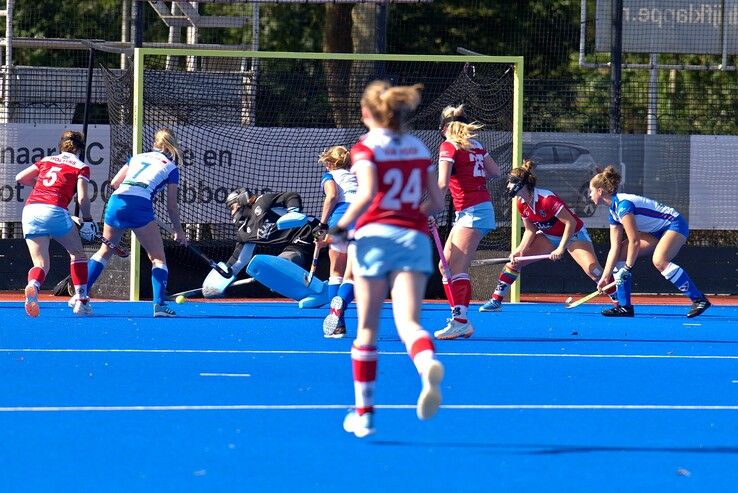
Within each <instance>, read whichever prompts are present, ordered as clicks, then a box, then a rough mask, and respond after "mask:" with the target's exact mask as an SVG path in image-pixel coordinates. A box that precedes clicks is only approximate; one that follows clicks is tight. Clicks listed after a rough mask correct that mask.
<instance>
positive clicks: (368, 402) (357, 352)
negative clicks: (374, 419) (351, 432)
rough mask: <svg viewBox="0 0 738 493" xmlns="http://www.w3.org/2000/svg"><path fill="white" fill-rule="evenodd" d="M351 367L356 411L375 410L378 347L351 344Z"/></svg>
mask: <svg viewBox="0 0 738 493" xmlns="http://www.w3.org/2000/svg"><path fill="white" fill-rule="evenodd" d="M351 367H352V369H353V373H354V397H355V399H356V413H357V414H358V415H359V416H361V415H362V414H364V413H371V412H374V383H375V382H376V380H377V348H376V347H375V346H357V345H356V344H355V343H354V345H353V346H351Z"/></svg>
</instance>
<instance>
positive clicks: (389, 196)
mask: <svg viewBox="0 0 738 493" xmlns="http://www.w3.org/2000/svg"><path fill="white" fill-rule="evenodd" d="M351 163H352V168H351V170H352V171H353V172H354V173H355V172H356V171H357V169H358V168H361V167H362V166H372V167H374V168H376V170H377V179H378V182H377V186H378V190H377V195H376V196H375V197H374V199H373V200H372V202H371V204H370V205H369V208H368V209H367V210H366V212H364V214H362V215H361V217H359V219H358V221H357V222H356V230H357V231H358V230H359V229H360V228H361V227H362V226H364V225H366V224H370V223H381V224H389V225H393V226H399V227H402V228H410V229H415V230H418V231H420V232H422V233H425V234H428V217H427V216H426V215H425V214H424V213H423V212H421V210H420V204H421V203H422V202H423V192H424V191H425V189H426V186H427V184H428V173H429V172H430V171H431V170H432V162H431V156H430V151H428V148H427V147H425V144H423V142H421V141H420V139H418V138H417V137H414V136H412V135H410V134H396V133H394V132H392V131H390V130H387V129H374V130H372V131H370V132H369V133H367V134H366V135H364V136H363V137H362V138H361V139H360V140H359V142H358V143H357V144H356V145H354V146H353V147H352V148H351Z"/></svg>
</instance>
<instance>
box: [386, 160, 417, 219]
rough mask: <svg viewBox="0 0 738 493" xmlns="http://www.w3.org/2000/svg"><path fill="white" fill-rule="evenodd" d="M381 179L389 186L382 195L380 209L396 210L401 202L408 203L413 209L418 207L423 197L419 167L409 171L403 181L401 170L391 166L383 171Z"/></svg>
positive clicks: (399, 207) (400, 205) (400, 206)
mask: <svg viewBox="0 0 738 493" xmlns="http://www.w3.org/2000/svg"><path fill="white" fill-rule="evenodd" d="M382 181H383V182H384V184H385V185H389V187H390V188H389V190H387V192H385V194H384V197H382V203H381V207H382V209H384V210H390V211H398V210H400V209H401V208H402V205H403V204H409V205H410V206H411V207H412V208H413V209H417V208H418V206H419V205H420V200H421V199H422V198H423V186H422V185H423V180H422V179H421V170H420V169H417V168H416V169H413V170H412V171H410V174H409V175H408V177H407V181H405V180H404V177H403V176H402V171H400V170H399V169H397V168H391V169H389V170H387V171H386V172H385V173H384V177H383V178H382Z"/></svg>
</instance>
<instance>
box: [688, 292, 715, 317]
mask: <svg viewBox="0 0 738 493" xmlns="http://www.w3.org/2000/svg"><path fill="white" fill-rule="evenodd" d="M711 306H712V303H710V301H709V300H708V299H707V298H705V297H704V296H703V297H702V298H700V299H697V300H694V301H693V302H692V308H690V309H689V312H688V313H687V318H694V317H696V316H697V315H700V314H701V313H702V312H704V311H705V310H707V309H708V308H710V307H711Z"/></svg>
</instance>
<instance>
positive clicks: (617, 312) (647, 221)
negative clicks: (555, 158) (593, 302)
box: [589, 166, 711, 318]
mask: <svg viewBox="0 0 738 493" xmlns="http://www.w3.org/2000/svg"><path fill="white" fill-rule="evenodd" d="M620 180H621V176H620V174H618V172H617V171H616V170H615V168H613V167H612V166H608V167H607V168H605V170H604V171H602V172H601V173H598V174H596V175H595V176H594V177H593V178H592V179H591V180H590V182H589V193H590V197H591V198H592V201H593V202H594V203H595V204H598V205H599V204H607V206H608V207H609V208H610V252H609V253H608V254H607V262H606V263H605V272H610V271H609V269H612V268H613V267H615V266H617V267H618V270H617V272H616V273H615V280H616V281H617V296H618V301H619V302H620V304H619V305H617V306H614V307H612V308H609V309H607V310H604V311H603V312H602V314H603V315H604V316H606V317H632V316H633V315H634V310H633V305H632V304H631V302H630V294H631V282H632V279H631V272H630V271H631V269H632V268H633V266H634V265H635V262H636V260H637V259H638V258H639V257H643V256H646V255H648V254H650V253H651V252H653V256H652V257H651V261H652V262H653V265H654V267H656V269H658V271H659V272H661V275H662V276H664V278H666V280H668V281H669V282H671V283H672V284H673V285H674V286H675V287H676V288H677V289H678V290H679V291H681V292H682V293H684V294H685V295H687V296H688V297H689V299H690V300H692V307H691V308H690V310H689V312H687V317H689V318H692V317H696V316H697V315H699V314H701V313H702V312H704V311H705V310H707V309H708V308H710V305H711V304H710V301H709V300H708V299H707V298H706V297H705V295H704V294H703V293H702V291H700V290H699V289H697V286H695V284H694V282H692V279H690V277H689V275H688V274H687V272H686V271H684V269H682V268H681V267H679V266H678V265H677V264H675V263H673V262H672V259H674V257H676V256H677V254H678V253H679V250H680V249H681V248H682V246H684V244H685V243H686V242H687V236H689V226H688V225H687V221H686V220H685V219H684V218H683V217H682V215H681V214H679V212H677V211H676V210H674V209H672V208H671V207H668V206H666V205H663V204H660V203H659V202H656V201H655V200H652V199H649V198H646V197H641V196H639V195H632V194H629V193H618V186H619V185H620ZM623 232H625V236H626V237H627V245H628V246H627V248H626V249H623V248H622V245H623ZM605 284H607V278H605V277H604V276H603V278H602V279H600V281H599V282H598V283H597V286H598V287H600V288H601V287H602V286H604V285H605Z"/></svg>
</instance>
